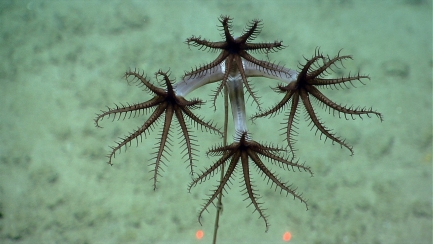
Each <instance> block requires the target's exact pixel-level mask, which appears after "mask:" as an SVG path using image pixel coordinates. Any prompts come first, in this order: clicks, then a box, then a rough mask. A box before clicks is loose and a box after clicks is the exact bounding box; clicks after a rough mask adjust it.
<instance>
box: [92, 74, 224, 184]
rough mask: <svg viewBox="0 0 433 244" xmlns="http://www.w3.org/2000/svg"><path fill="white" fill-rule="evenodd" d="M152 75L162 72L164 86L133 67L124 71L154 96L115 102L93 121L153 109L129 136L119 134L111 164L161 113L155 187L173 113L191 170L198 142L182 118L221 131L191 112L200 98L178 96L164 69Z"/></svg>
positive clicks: (153, 123) (113, 148)
mask: <svg viewBox="0 0 433 244" xmlns="http://www.w3.org/2000/svg"><path fill="white" fill-rule="evenodd" d="M155 76H156V77H158V76H161V77H162V78H163V81H164V85H163V86H164V87H163V88H160V87H157V86H155V85H153V84H152V83H150V81H149V80H148V79H147V78H146V77H145V76H143V73H139V72H137V71H136V70H134V71H128V72H126V73H125V78H126V79H127V80H128V78H129V77H132V78H133V79H132V82H135V83H136V84H137V85H139V86H140V87H144V88H145V90H146V91H148V92H150V93H152V94H153V95H154V96H153V97H152V98H151V99H150V100H148V101H146V102H142V103H136V104H132V105H129V104H128V105H127V106H123V105H121V106H118V105H116V107H115V108H108V111H102V113H101V114H98V115H97V117H96V119H95V124H96V126H97V127H100V126H99V121H100V120H102V119H103V118H105V117H110V116H112V117H113V120H114V119H115V118H116V117H117V118H118V119H120V118H122V117H123V119H125V118H126V117H127V116H128V114H129V116H128V117H129V118H131V117H135V116H137V115H140V114H142V113H144V112H147V111H148V110H152V114H151V115H150V116H149V118H148V119H147V120H146V121H145V122H144V123H143V125H142V126H141V127H138V128H137V129H136V130H135V131H134V132H132V133H130V134H129V136H126V137H124V138H120V141H119V142H117V145H116V146H114V147H112V148H111V149H112V151H111V153H110V154H109V155H108V164H110V165H112V163H111V161H112V159H113V158H114V157H115V155H116V152H117V151H119V152H120V149H121V148H122V147H125V148H126V147H127V146H130V145H131V142H132V141H133V140H134V139H135V140H137V144H138V137H140V140H142V135H143V134H145V135H146V133H147V132H149V131H150V130H151V129H152V127H153V126H154V125H155V123H157V122H158V121H159V120H160V118H161V117H164V121H163V126H162V129H161V132H160V134H159V141H158V144H157V147H156V149H157V150H156V152H155V157H154V160H155V161H154V162H153V163H152V165H153V170H152V171H153V188H154V189H156V184H157V182H158V176H160V170H161V166H162V165H163V164H165V162H164V159H165V158H166V157H165V155H164V154H165V153H167V150H169V149H168V145H169V144H170V142H169V140H170V137H169V135H170V127H171V124H172V120H173V117H176V119H177V122H178V124H179V128H180V131H181V133H182V135H183V143H184V145H183V147H184V148H185V151H186V153H185V155H184V156H186V157H187V161H188V162H189V168H190V171H191V174H193V173H194V164H193V161H194V157H193V156H194V150H195V149H194V147H193V146H197V145H195V144H194V142H195V139H194V138H193V137H192V136H191V132H190V128H189V126H188V125H187V124H186V122H185V119H186V118H187V119H190V120H191V121H192V122H194V124H195V125H196V126H197V127H200V128H204V129H206V130H209V131H213V132H217V133H220V131H219V130H218V129H217V128H216V127H215V126H214V125H213V124H212V123H211V122H205V121H203V120H202V119H201V118H199V117H197V116H196V115H194V114H193V113H192V111H191V110H193V109H197V108H199V107H200V106H201V105H202V104H203V102H202V101H201V100H199V99H192V100H190V101H188V100H186V99H185V98H183V97H181V96H177V95H176V93H175V91H174V90H173V85H172V83H173V81H172V80H170V78H169V75H168V73H167V72H163V71H161V70H160V71H158V72H156V73H155Z"/></svg>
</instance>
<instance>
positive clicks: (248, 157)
mask: <svg viewBox="0 0 433 244" xmlns="http://www.w3.org/2000/svg"><path fill="white" fill-rule="evenodd" d="M238 133H239V134H240V135H238V136H237V138H238V140H237V141H235V142H233V143H232V144H230V145H228V146H216V147H214V148H212V149H210V150H209V151H208V152H207V154H208V155H211V156H221V158H220V159H218V160H217V161H216V162H215V163H214V164H213V165H212V166H210V167H209V168H208V169H206V170H204V171H203V172H201V174H200V175H199V176H198V177H197V178H195V179H194V181H193V182H191V184H190V185H189V187H188V189H189V190H191V188H192V187H193V186H195V185H197V184H198V183H201V182H203V181H205V180H206V179H208V178H209V177H210V176H212V175H213V174H214V173H215V172H218V170H219V168H222V166H223V165H225V166H226V165H227V164H228V167H227V170H226V171H225V172H223V173H224V176H223V178H222V180H221V181H220V182H219V185H218V187H217V188H216V189H215V190H213V192H212V194H211V195H210V197H209V198H208V199H207V201H206V203H205V204H204V205H203V207H202V209H201V211H200V213H199V217H198V221H199V222H200V223H201V216H202V214H203V212H204V211H205V210H207V208H208V207H209V205H211V203H213V202H214V201H215V199H216V198H217V197H218V195H219V194H223V192H224V190H225V187H226V186H227V184H228V183H229V182H230V181H231V179H232V178H233V175H234V173H235V172H236V171H238V170H239V171H241V172H242V175H243V177H242V180H243V184H244V189H243V190H244V192H243V194H244V195H247V197H246V199H249V200H250V201H251V204H250V205H253V206H254V210H255V211H257V212H258V213H259V215H260V217H261V218H263V220H264V221H265V225H266V231H268V228H269V223H268V220H267V216H266V214H265V213H264V210H263V208H262V207H261V205H262V204H263V203H262V202H259V199H260V195H259V194H258V193H257V192H256V190H255V189H254V184H253V179H252V175H251V168H252V167H255V168H257V170H258V171H259V173H261V174H262V175H263V176H264V178H265V179H267V181H268V182H271V187H272V186H275V190H280V192H281V193H282V192H284V193H285V194H286V195H291V196H293V198H294V199H298V200H300V201H301V202H303V203H305V206H306V207H307V209H308V206H307V202H306V201H305V200H304V199H303V198H302V196H301V194H298V193H297V192H296V189H294V188H293V187H292V186H291V185H288V184H287V183H283V182H282V180H281V178H280V177H279V176H278V175H277V174H276V172H272V171H271V170H269V169H268V167H267V166H266V165H265V163H264V162H263V161H262V159H261V158H265V159H267V160H268V161H270V162H271V163H272V164H277V165H278V166H279V167H280V168H282V169H288V170H290V169H292V170H295V169H298V170H299V171H306V172H308V173H310V175H311V176H313V172H311V170H310V167H307V166H305V165H303V164H299V163H298V162H297V161H292V159H286V157H285V156H283V153H284V152H285V150H284V149H282V148H278V147H273V146H266V145H262V144H260V143H258V142H256V141H253V140H249V139H248V134H247V132H245V131H244V132H238ZM240 167H241V168H240ZM239 168H240V169H239Z"/></svg>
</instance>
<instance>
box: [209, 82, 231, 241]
mask: <svg viewBox="0 0 433 244" xmlns="http://www.w3.org/2000/svg"><path fill="white" fill-rule="evenodd" d="M228 99H229V98H228V91H227V87H224V139H223V140H224V142H223V143H224V146H226V145H227V127H228V116H229V101H228ZM223 177H224V164H222V165H221V177H220V181H222V180H223ZM222 198H223V193H222V191H221V193H220V194H219V195H218V203H217V211H216V216H215V224H214V230H213V240H212V243H213V244H216V240H217V234H218V227H219V220H220V215H221V213H222V210H223V204H222Z"/></svg>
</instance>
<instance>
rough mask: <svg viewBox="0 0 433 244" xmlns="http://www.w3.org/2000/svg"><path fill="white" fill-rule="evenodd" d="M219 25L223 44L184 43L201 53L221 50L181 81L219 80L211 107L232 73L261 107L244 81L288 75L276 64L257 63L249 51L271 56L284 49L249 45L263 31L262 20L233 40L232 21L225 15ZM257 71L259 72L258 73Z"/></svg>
mask: <svg viewBox="0 0 433 244" xmlns="http://www.w3.org/2000/svg"><path fill="white" fill-rule="evenodd" d="M219 21H220V23H221V26H220V28H221V30H222V31H223V34H222V36H223V38H224V41H219V42H211V41H209V40H206V39H202V38H200V37H195V36H193V37H191V38H188V39H187V40H186V43H187V44H188V46H195V47H199V49H202V50H207V49H209V50H212V51H218V50H221V52H220V54H219V55H218V57H217V58H216V59H215V60H213V61H212V62H210V63H208V64H205V65H202V66H200V67H198V68H195V69H193V70H192V71H190V72H188V73H186V74H185V76H184V79H191V78H195V77H196V76H199V77H200V76H203V75H204V76H209V77H211V74H212V75H213V77H212V79H217V80H221V81H222V82H221V84H220V85H219V86H218V88H217V89H216V91H215V92H214V96H213V97H214V100H213V101H214V104H213V105H214V107H215V100H216V97H217V96H218V94H220V92H221V91H222V90H223V88H224V86H226V84H227V80H228V79H229V78H230V77H231V78H233V73H235V74H236V75H239V76H240V79H241V80H242V82H243V86H244V87H245V89H246V90H247V92H248V93H249V95H250V96H251V97H252V98H253V100H254V101H255V103H256V104H257V106H258V107H259V108H260V102H259V100H258V97H257V96H256V95H255V92H254V91H253V88H252V86H251V85H250V83H249V82H248V80H247V77H252V76H254V74H253V73H256V74H258V76H263V73H266V74H274V75H278V74H279V75H286V76H287V75H290V74H286V73H285V72H284V71H283V70H282V69H281V68H282V67H280V66H278V65H275V64H274V63H270V62H267V61H263V60H258V59H256V58H255V57H253V56H251V55H250V54H249V52H254V53H266V54H268V53H270V52H275V51H278V50H280V49H283V48H284V46H283V45H282V44H281V43H282V42H281V41H274V42H269V43H251V41H253V40H254V39H255V38H256V37H257V35H258V34H260V32H261V30H262V21H261V20H257V19H255V20H252V21H251V22H250V23H249V24H248V25H247V26H246V28H245V30H244V32H243V33H242V35H241V36H239V37H237V38H234V37H233V35H232V34H231V28H232V19H231V18H230V17H228V16H221V17H220V18H219ZM257 72H258V73H257Z"/></svg>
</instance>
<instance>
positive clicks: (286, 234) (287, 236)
mask: <svg viewBox="0 0 433 244" xmlns="http://www.w3.org/2000/svg"><path fill="white" fill-rule="evenodd" d="M290 239H292V234H291V233H290V232H288V231H286V232H284V234H283V241H290Z"/></svg>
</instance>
